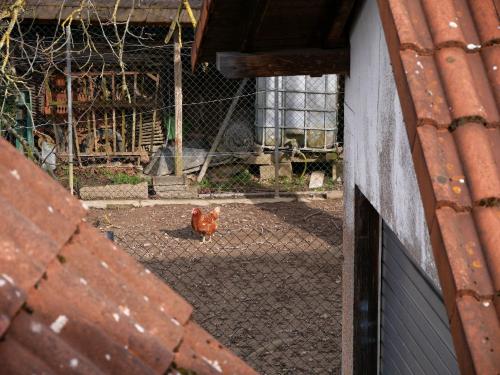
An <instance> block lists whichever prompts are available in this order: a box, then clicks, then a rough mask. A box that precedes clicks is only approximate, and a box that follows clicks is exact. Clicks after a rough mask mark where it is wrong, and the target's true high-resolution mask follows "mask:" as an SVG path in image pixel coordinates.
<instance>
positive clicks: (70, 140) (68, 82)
mask: <svg viewBox="0 0 500 375" xmlns="http://www.w3.org/2000/svg"><path fill="white" fill-rule="evenodd" d="M66 94H67V97H68V174H69V177H68V179H69V191H70V192H71V194H73V193H74V189H73V94H72V92H71V26H69V25H68V26H66Z"/></svg>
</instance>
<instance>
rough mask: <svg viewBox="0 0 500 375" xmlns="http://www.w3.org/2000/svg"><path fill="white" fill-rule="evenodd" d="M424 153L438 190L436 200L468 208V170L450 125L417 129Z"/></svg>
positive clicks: (469, 202)
mask: <svg viewBox="0 0 500 375" xmlns="http://www.w3.org/2000/svg"><path fill="white" fill-rule="evenodd" d="M417 134H418V138H419V141H420V143H421V145H422V150H423V156H424V160H425V163H426V165H427V168H428V171H429V177H430V178H431V181H432V186H433V190H434V194H435V199H436V204H437V205H438V206H442V205H444V204H447V205H451V206H455V207H456V208H457V209H461V210H463V209H466V208H468V207H471V206H472V203H471V200H470V195H469V189H468V187H467V184H466V183H465V176H464V170H463V168H462V164H461V162H460V158H459V156H458V150H457V147H456V145H455V142H454V141H453V136H452V135H451V133H450V132H449V131H448V130H446V129H440V130H439V129H437V128H436V127H434V126H432V125H424V126H420V127H419V128H418V129H417Z"/></svg>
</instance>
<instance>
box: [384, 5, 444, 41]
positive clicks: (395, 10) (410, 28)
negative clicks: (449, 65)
mask: <svg viewBox="0 0 500 375" xmlns="http://www.w3.org/2000/svg"><path fill="white" fill-rule="evenodd" d="M388 2H389V5H390V8H391V11H392V15H393V17H394V20H395V23H396V27H397V29H398V36H399V40H400V44H401V46H403V47H416V48H417V49H418V50H420V51H425V50H427V51H432V49H433V48H434V45H433V42H432V36H431V33H430V32H429V26H428V25H427V20H426V18H425V14H424V9H423V7H422V4H421V3H420V1H414V0H388Z"/></svg>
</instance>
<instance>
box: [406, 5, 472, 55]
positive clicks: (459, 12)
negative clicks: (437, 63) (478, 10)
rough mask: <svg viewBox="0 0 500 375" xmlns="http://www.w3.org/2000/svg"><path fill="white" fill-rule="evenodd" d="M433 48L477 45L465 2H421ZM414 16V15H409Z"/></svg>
mask: <svg viewBox="0 0 500 375" xmlns="http://www.w3.org/2000/svg"><path fill="white" fill-rule="evenodd" d="M422 5H423V6H424V9H425V14H426V16H427V19H428V22H429V28H430V33H431V35H432V39H433V41H434V46H437V47H443V46H450V45H461V46H463V47H465V46H467V45H469V44H474V45H478V44H479V38H478V35H477V33H476V30H475V27H474V21H473V19H472V16H471V14H470V12H469V11H468V9H467V4H466V2H465V0H440V1H434V0H423V1H422ZM411 16H414V15H411Z"/></svg>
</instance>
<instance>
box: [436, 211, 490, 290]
mask: <svg viewBox="0 0 500 375" xmlns="http://www.w3.org/2000/svg"><path fill="white" fill-rule="evenodd" d="M436 217H437V220H438V224H439V227H440V229H441V234H442V236H443V241H444V243H445V244H446V250H447V252H448V253H451V254H453V257H449V262H450V266H451V272H452V275H453V277H454V282H455V289H456V291H457V292H459V293H464V292H467V293H473V294H474V295H475V296H476V297H477V298H483V299H485V298H490V299H491V298H493V295H494V289H493V285H492V282H491V278H490V275H489V270H488V264H487V259H486V258H485V256H484V254H483V251H482V245H481V242H480V239H479V236H478V234H477V232H476V228H475V225H474V220H473V217H472V214H471V213H470V212H456V211H455V210H454V209H452V208H448V207H442V208H440V209H438V210H437V212H436Z"/></svg>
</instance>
